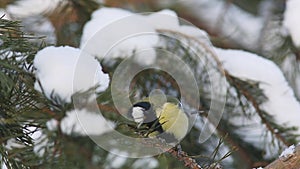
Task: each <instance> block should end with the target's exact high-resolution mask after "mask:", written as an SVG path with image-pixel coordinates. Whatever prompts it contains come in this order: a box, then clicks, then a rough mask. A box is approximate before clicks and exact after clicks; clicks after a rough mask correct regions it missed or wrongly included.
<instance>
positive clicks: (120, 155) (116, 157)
mask: <svg viewBox="0 0 300 169" xmlns="http://www.w3.org/2000/svg"><path fill="white" fill-rule="evenodd" d="M110 152H113V153H110V154H108V156H107V158H106V161H107V162H108V164H107V167H106V168H107V169H109V168H121V167H122V166H123V165H124V164H125V163H126V160H127V156H128V153H127V152H123V151H120V150H118V149H112V150H110Z"/></svg>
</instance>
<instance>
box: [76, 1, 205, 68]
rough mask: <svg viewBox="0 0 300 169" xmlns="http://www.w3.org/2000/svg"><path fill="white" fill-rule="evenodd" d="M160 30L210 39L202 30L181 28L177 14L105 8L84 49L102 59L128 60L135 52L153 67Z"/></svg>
mask: <svg viewBox="0 0 300 169" xmlns="http://www.w3.org/2000/svg"><path fill="white" fill-rule="evenodd" d="M157 29H168V30H174V31H178V32H182V33H185V34H187V35H191V34H193V35H195V36H196V37H202V36H204V37H206V36H207V35H206V33H205V32H204V31H201V30H200V29H197V28H195V27H192V26H188V25H180V23H179V19H178V17H177V14H176V13H175V12H174V11H171V10H168V9H165V10H162V11H159V12H154V13H150V14H149V13H146V14H135V13H132V12H130V11H127V10H124V9H118V8H106V7H103V8H101V9H99V10H96V11H95V12H94V13H93V14H92V19H91V20H90V21H89V22H87V23H86V25H85V26H84V29H83V35H82V38H81V44H80V47H81V49H82V50H84V51H86V52H88V53H90V54H91V55H93V56H96V57H98V58H104V57H123V58H124V57H129V56H132V55H133V52H135V53H134V54H135V57H136V58H137V61H138V62H139V63H141V64H151V63H153V61H154V59H155V58H156V53H155V49H154V48H155V47H156V46H157V45H158V44H159V36H158V33H157V32H156V31H157ZM144 51H147V53H145V52H144Z"/></svg>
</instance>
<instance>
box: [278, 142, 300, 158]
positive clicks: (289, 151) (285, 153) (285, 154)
mask: <svg viewBox="0 0 300 169" xmlns="http://www.w3.org/2000/svg"><path fill="white" fill-rule="evenodd" d="M295 151H296V150H295V145H291V146H290V147H288V148H286V149H285V150H284V151H283V152H282V153H281V154H280V156H279V157H284V158H286V157H288V156H290V155H292V154H294V153H295Z"/></svg>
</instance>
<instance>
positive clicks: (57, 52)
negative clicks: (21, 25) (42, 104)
mask: <svg viewBox="0 0 300 169" xmlns="http://www.w3.org/2000/svg"><path fill="white" fill-rule="evenodd" d="M34 67H35V68H36V69H37V70H36V77H37V80H39V81H40V82H41V85H42V88H43V90H44V92H45V94H46V96H47V97H48V98H50V97H51V94H52V92H53V94H54V95H55V96H59V97H60V98H62V99H64V100H66V101H67V102H70V101H71V96H72V95H73V94H74V93H75V92H79V91H81V92H83V91H86V90H88V89H90V88H91V87H94V86H96V85H99V88H97V90H96V91H97V92H100V91H103V90H105V89H106V88H107V87H108V84H109V77H108V75H107V74H104V73H103V72H102V68H101V66H100V64H99V63H98V61H97V60H96V59H95V58H93V57H91V56H90V55H88V54H86V53H83V52H81V51H80V50H79V49H76V48H72V47H68V46H65V47H53V46H51V47H46V48H44V49H42V50H41V51H39V52H38V53H37V54H36V56H35V58H34ZM75 80H76V81H75ZM35 89H36V90H38V91H40V92H41V91H42V89H41V87H40V85H39V83H38V81H36V82H35Z"/></svg>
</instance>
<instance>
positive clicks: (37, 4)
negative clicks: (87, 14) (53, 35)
mask: <svg viewBox="0 0 300 169" xmlns="http://www.w3.org/2000/svg"><path fill="white" fill-rule="evenodd" d="M62 2H63V1H61V0H22V1H16V2H15V3H14V4H11V5H8V6H7V11H8V12H9V13H11V14H12V15H14V16H17V17H28V16H32V15H40V14H42V13H45V12H49V11H51V10H53V9H55V8H56V7H57V6H58V5H59V3H62Z"/></svg>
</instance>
